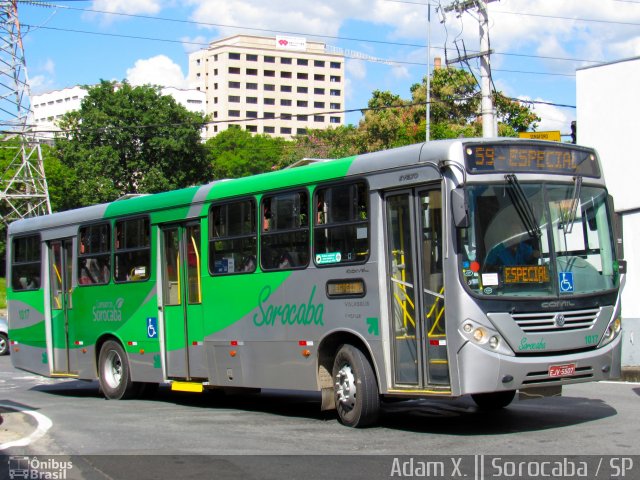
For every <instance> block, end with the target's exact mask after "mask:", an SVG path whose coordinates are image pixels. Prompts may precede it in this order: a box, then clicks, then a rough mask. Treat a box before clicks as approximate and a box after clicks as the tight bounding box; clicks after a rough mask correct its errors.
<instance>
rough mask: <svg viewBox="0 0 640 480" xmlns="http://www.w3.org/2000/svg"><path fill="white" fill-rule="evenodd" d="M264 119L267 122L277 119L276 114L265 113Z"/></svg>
mask: <svg viewBox="0 0 640 480" xmlns="http://www.w3.org/2000/svg"><path fill="white" fill-rule="evenodd" d="M263 118H264V119H266V120H273V119H274V118H276V114H275V113H273V112H264V117H263Z"/></svg>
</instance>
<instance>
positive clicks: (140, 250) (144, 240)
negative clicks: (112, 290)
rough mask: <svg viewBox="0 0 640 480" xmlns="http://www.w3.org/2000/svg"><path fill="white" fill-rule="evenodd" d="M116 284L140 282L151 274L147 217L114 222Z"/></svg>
mask: <svg viewBox="0 0 640 480" xmlns="http://www.w3.org/2000/svg"><path fill="white" fill-rule="evenodd" d="M115 235H116V249H115V250H116V254H115V271H114V278H115V281H116V282H140V281H144V280H147V279H148V278H149V276H150V274H151V232H150V225H149V218H148V217H137V218H132V219H126V220H118V221H116V233H115Z"/></svg>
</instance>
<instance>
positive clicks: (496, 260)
mask: <svg viewBox="0 0 640 480" xmlns="http://www.w3.org/2000/svg"><path fill="white" fill-rule="evenodd" d="M504 237H505V238H504V240H503V241H502V242H500V243H498V244H497V245H495V246H494V247H493V248H491V250H490V251H489V253H488V254H487V258H486V261H485V265H486V266H489V267H503V266H512V265H535V264H536V263H537V262H538V258H540V251H539V250H538V249H536V248H535V247H534V246H533V245H532V243H531V240H530V239H529V238H528V234H527V233H526V232H525V231H523V230H521V229H520V228H518V225H517V224H515V223H510V224H508V226H507V227H506V230H505V235H504Z"/></svg>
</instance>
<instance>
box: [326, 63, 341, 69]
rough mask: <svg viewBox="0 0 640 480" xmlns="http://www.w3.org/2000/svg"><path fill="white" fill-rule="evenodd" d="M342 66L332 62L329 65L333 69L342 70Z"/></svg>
mask: <svg viewBox="0 0 640 480" xmlns="http://www.w3.org/2000/svg"><path fill="white" fill-rule="evenodd" d="M340 65H341V63H340V62H331V63H330V64H329V66H330V67H331V68H340Z"/></svg>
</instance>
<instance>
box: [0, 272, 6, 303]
mask: <svg viewBox="0 0 640 480" xmlns="http://www.w3.org/2000/svg"><path fill="white" fill-rule="evenodd" d="M0 308H7V282H6V280H5V279H4V278H1V277H0Z"/></svg>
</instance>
